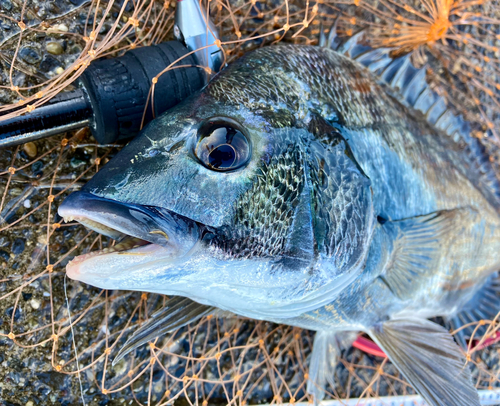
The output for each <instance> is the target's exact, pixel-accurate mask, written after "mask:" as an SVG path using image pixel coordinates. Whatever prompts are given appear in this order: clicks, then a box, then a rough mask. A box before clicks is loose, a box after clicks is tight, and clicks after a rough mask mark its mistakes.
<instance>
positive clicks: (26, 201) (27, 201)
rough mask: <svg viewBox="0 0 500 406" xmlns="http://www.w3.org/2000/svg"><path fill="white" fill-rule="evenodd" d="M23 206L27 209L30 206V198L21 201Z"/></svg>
mask: <svg viewBox="0 0 500 406" xmlns="http://www.w3.org/2000/svg"><path fill="white" fill-rule="evenodd" d="M23 205H24V207H26V208H27V209H29V208H30V207H31V200H30V199H26V200H25V201H24V203H23Z"/></svg>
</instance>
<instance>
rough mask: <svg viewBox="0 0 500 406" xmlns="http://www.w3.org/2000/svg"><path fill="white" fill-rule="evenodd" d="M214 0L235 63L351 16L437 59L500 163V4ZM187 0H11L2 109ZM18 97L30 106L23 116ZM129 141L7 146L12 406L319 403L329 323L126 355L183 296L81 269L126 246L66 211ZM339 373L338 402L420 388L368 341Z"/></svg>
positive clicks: (0, 238)
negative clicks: (87, 278) (317, 371)
mask: <svg viewBox="0 0 500 406" xmlns="http://www.w3.org/2000/svg"><path fill="white" fill-rule="evenodd" d="M203 4H204V6H205V7H206V8H207V9H208V10H209V14H210V18H212V20H213V21H214V22H215V24H216V26H217V27H218V28H219V30H220V32H221V46H222V49H223V50H224V55H225V58H226V60H227V62H228V63H230V62H231V61H234V60H235V59H237V58H238V57H240V56H241V55H243V54H244V53H245V52H248V51H249V50H251V49H254V48H256V47H261V46H264V45H269V44H272V43H276V42H279V41H283V42H288V43H300V44H316V43H317V42H318V36H319V29H320V22H322V23H323V26H325V27H328V26H330V25H331V24H333V22H334V21H335V20H336V19H337V17H340V19H339V22H338V32H339V35H340V36H342V37H349V36H351V35H353V34H354V33H356V32H357V31H358V30H360V29H365V32H366V35H365V40H366V41H368V42H369V45H371V46H373V47H392V48H394V51H393V53H394V54H395V55H397V54H405V53H411V57H412V61H413V63H414V64H415V65H416V66H423V65H424V64H425V65H426V67H427V72H426V73H427V81H428V82H429V83H430V84H431V86H432V88H433V89H434V90H435V91H436V92H437V93H439V94H441V95H443V96H444V97H445V99H446V101H447V103H448V104H449V105H450V106H452V107H453V108H454V109H456V110H457V111H458V112H460V113H461V114H463V115H464V116H465V118H466V119H467V120H468V121H469V122H470V123H471V124H472V128H473V134H474V136H475V137H478V138H480V139H481V140H482V142H483V144H484V145H485V147H486V148H487V149H488V150H489V152H490V155H491V156H492V157H494V159H497V158H498V154H497V151H498V146H499V145H500V134H498V133H497V129H498V128H500V127H499V110H500V104H499V97H498V96H499V94H500V93H499V90H500V84H499V83H500V81H499V80H498V78H499V75H500V70H499V67H500V63H499V61H500V29H499V25H500V7H499V6H498V5H497V3H496V2H495V1H475V0H470V1H468V0H463V1H462V0H457V1H447V0H423V1H401V0H394V1H390V0H380V1H377V0H374V1H363V0H354V1H350V0H346V1H336V0H330V1H318V2H316V1H292V0H290V1H287V0H285V1H283V0H268V1H256V0H251V1H223V0H211V1H210V2H203ZM175 6H176V2H175V1H165V2H161V1H151V0H137V1H135V2H132V1H127V0H124V1H114V2H113V1H108V2H102V1H85V0H83V1H78V0H70V1H65V0H60V1H50V2H49V1H37V0H33V1H27V0H24V1H22V0H0V84H1V86H0V103H2V104H3V105H2V106H0V113H6V112H7V113H8V114H7V116H5V117H9V116H10V115H14V114H22V113H23V112H29V111H32V110H33V109H36V108H37V107H38V106H40V105H42V104H43V103H44V102H46V101H47V100H48V99H49V98H51V97H52V96H54V95H55V94H57V93H58V92H60V91H61V90H63V89H65V88H68V87H69V88H71V86H72V83H73V82H74V81H75V79H76V78H77V77H78V76H79V75H80V74H81V73H82V72H83V71H84V70H85V68H86V67H87V66H88V64H89V63H90V62H91V61H92V60H93V59H95V58H98V57H101V56H106V55H119V54H122V53H123V52H125V51H126V50H128V49H132V48H134V47H139V46H144V45H149V44H152V43H158V42H161V41H164V40H168V39H171V38H172V28H173V20H174V12H175ZM166 68H168V67H166ZM13 106H16V107H18V109H17V110H16V112H14V113H9V111H11V110H12V107H13ZM121 146H122V145H104V146H99V145H97V144H96V143H95V141H94V140H93V138H91V137H90V135H89V132H88V130H87V129H83V130H79V131H76V132H71V133H67V134H62V135H60V136H56V137H53V138H50V139H47V140H42V141H36V142H30V143H28V144H25V145H23V146H19V147H15V148H10V149H4V150H2V151H0V182H1V183H0V364H1V366H2V368H1V369H0V404H2V402H5V404H15V405H17V404H22V405H27V404H42V405H49V404H76V403H77V402H80V401H81V397H82V396H83V398H84V400H85V402H86V404H89V405H105V404H110V405H114V404H134V402H135V403H136V404H142V405H145V404H147V405H153V404H154V405H157V404H174V402H175V404H181V405H188V404H191V405H193V404H198V405H215V404H221V405H222V404H234V405H236V404H256V403H263V402H274V403H275V404H276V403H281V402H285V403H287V402H288V403H290V404H294V403H296V402H299V401H305V402H308V401H312V399H311V398H310V397H308V395H307V394H306V391H305V388H306V383H307V378H308V369H307V365H308V357H309V356H310V353H311V348H312V340H313V337H314V334H313V333H312V332H309V331H306V330H301V329H297V328H292V327H289V326H280V325H275V324H272V323H268V322H258V321H252V320H248V319H243V318H227V319H217V318H214V317H205V318H203V319H201V320H200V321H199V322H197V323H195V324H193V325H189V326H187V327H184V328H182V329H179V330H178V331H175V332H173V333H172V334H168V335H166V336H164V337H160V338H159V339H156V340H155V341H153V342H151V343H149V345H144V346H142V347H140V348H139V349H138V350H136V351H135V352H133V353H132V354H130V355H128V356H127V357H125V358H124V359H123V360H121V361H120V362H118V363H117V364H116V365H114V366H112V360H113V359H114V357H115V355H116V354H117V352H118V350H119V349H120V347H121V346H122V345H123V344H124V343H125V341H126V339H127V337H128V335H129V334H131V332H133V331H134V329H135V328H136V327H137V326H138V325H140V324H141V323H142V322H143V321H144V320H147V319H148V318H149V317H150V315H151V314H152V313H153V312H154V311H155V309H158V308H159V307H161V306H162V304H163V303H164V302H165V301H166V300H168V298H166V297H164V296H161V295H154V294H141V293H137V292H124V291H103V290H100V289H96V288H93V287H90V286H88V285H85V284H81V283H77V282H74V281H72V280H69V279H66V280H65V278H64V275H65V265H66V264H67V263H68V262H69V260H71V259H72V258H73V257H74V256H75V255H78V254H82V253H85V252H89V251H92V250H96V249H101V248H105V247H107V246H109V245H110V244H112V243H113V242H112V241H111V240H109V239H107V238H105V237H103V236H101V235H97V234H96V233H95V232H92V231H88V230H87V229H85V228H84V227H83V226H81V225H79V224H77V223H73V222H71V223H67V224H65V223H63V222H62V219H61V218H60V217H59V216H58V215H57V207H58V206H59V204H60V203H61V202H62V200H63V199H64V198H65V197H66V196H67V195H68V194H69V193H70V192H71V191H74V190H77V189H78V188H80V187H81V186H82V185H83V184H84V183H85V182H86V181H88V180H89V179H90V178H91V177H92V175H93V174H95V173H96V171H98V170H99V168H101V167H102V165H104V164H105V163H106V162H107V161H108V160H109V159H110V158H111V157H113V156H114V155H115V154H116V152H117V151H118V150H119V149H120V148H121ZM65 290H66V295H65ZM66 296H67V299H66ZM478 324H484V325H486V326H488V329H487V330H486V333H484V334H477V336H476V337H474V338H475V340H471V342H470V345H469V348H468V351H467V361H468V363H469V364H471V365H472V366H473V379H474V384H475V385H476V387H478V388H480V389H481V388H485V389H487V388H493V387H497V386H499V379H498V375H499V373H500V369H499V356H498V349H500V346H498V345H497V344H492V345H490V346H488V347H486V348H483V347H484V345H483V344H484V343H485V342H487V341H488V340H490V342H491V339H492V338H494V337H495V334H496V331H497V329H498V323H497V320H496V318H495V319H493V320H484V321H482V322H480V323H478ZM479 327H481V326H479V325H478V329H479ZM493 341H494V340H493ZM335 378H336V379H335V387H331V386H330V387H329V388H328V396H329V397H331V398H334V399H347V398H351V397H366V398H368V397H377V396H382V395H402V394H406V393H414V392H413V389H412V388H411V387H410V386H409V385H408V384H407V383H406V382H405V380H404V378H403V377H402V376H401V375H400V373H399V372H398V371H397V370H396V369H395V368H394V367H393V366H392V365H391V363H390V362H389V361H388V360H387V359H386V358H382V357H378V356H375V355H367V354H366V353H364V352H361V351H359V350H357V349H355V348H352V347H350V348H346V349H344V350H343V351H342V355H341V359H340V362H339V364H338V366H337V367H336V376H335ZM80 380H81V386H80ZM30 402H31V403H30Z"/></svg>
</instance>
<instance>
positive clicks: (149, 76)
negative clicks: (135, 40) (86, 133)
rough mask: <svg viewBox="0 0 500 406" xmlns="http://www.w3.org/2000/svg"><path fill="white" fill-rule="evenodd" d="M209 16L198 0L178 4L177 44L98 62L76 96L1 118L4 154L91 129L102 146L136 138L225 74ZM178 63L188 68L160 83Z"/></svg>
mask: <svg viewBox="0 0 500 406" xmlns="http://www.w3.org/2000/svg"><path fill="white" fill-rule="evenodd" d="M206 15H207V14H206V13H204V11H203V9H202V8H201V6H200V4H199V3H198V1H197V0H178V1H177V7H176V11H175V25H174V36H175V38H176V40H174V41H168V42H163V43H161V44H158V45H153V46H147V47H141V48H135V49H132V50H130V51H128V52H126V53H125V54H124V55H123V56H120V57H117V58H102V59H97V60H95V61H94V62H92V63H91V64H90V65H89V66H88V68H87V69H85V71H84V72H83V73H82V75H81V76H80V78H79V80H78V87H77V88H76V89H75V90H73V91H69V92H62V93H60V94H58V95H57V96H55V97H53V98H52V99H51V100H50V101H49V102H48V103H46V104H44V105H43V106H40V107H37V108H36V109H35V110H33V111H32V112H30V113H27V114H23V115H20V116H17V117H13V118H9V119H5V120H2V117H1V116H0V148H1V147H8V146H14V145H18V144H22V143H25V142H28V141H34V140H38V139H41V138H45V137H49V136H51V135H55V134H60V133H64V132H66V131H70V130H75V129H78V128H82V127H87V126H88V127H90V130H91V132H92V135H93V136H94V138H95V139H96V140H97V142H98V143H99V144H111V143H114V142H116V141H118V140H124V139H128V138H131V137H133V136H135V135H136V134H137V133H138V132H139V131H140V130H141V128H142V126H143V125H145V124H147V123H148V122H150V121H151V120H152V119H153V118H154V117H157V116H158V115H160V114H161V113H163V112H165V111H167V110H168V109H170V108H172V107H173V106H175V105H176V104H178V103H179V102H180V101H182V100H183V99H185V98H186V97H188V96H189V95H190V94H192V93H194V92H195V91H197V90H199V89H201V88H202V87H203V86H204V85H205V84H206V83H207V81H208V79H209V76H210V75H209V73H208V72H218V71H219V69H220V68H221V66H222V62H223V55H222V50H221V49H220V48H218V47H217V46H216V45H215V43H216V40H217V39H219V38H218V33H217V30H216V28H215V26H214V25H213V23H212V22H211V21H210V20H208V21H206ZM210 44H212V45H211V46H210ZM200 48H203V49H200ZM177 60H180V61H179V62H178V65H182V67H179V68H175V65H174V68H175V69H171V70H168V71H167V72H165V73H164V74H162V75H161V76H160V77H157V75H158V74H159V73H160V72H162V71H163V70H164V69H165V68H166V67H167V66H170V65H172V64H173V63H174V62H175V61H177ZM200 66H201V67H200ZM203 68H205V69H203ZM153 83H155V95H156V97H155V98H154V103H152V106H153V108H148V109H146V106H147V103H148V95H149V92H150V88H151V86H152V84H153Z"/></svg>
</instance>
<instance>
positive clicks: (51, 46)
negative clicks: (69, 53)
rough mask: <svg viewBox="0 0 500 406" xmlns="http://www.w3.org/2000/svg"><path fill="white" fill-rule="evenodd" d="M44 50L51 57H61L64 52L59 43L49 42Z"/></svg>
mask: <svg viewBox="0 0 500 406" xmlns="http://www.w3.org/2000/svg"><path fill="white" fill-rule="evenodd" d="M45 48H46V49H47V52H48V53H49V54H52V55H61V54H62V53H63V52H64V48H63V47H62V45H61V44H60V43H59V42H49V43H47V45H45Z"/></svg>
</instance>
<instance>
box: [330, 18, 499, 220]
mask: <svg viewBox="0 0 500 406" xmlns="http://www.w3.org/2000/svg"><path fill="white" fill-rule="evenodd" d="M332 29H335V25H334V26H332ZM364 35H365V30H361V31H359V32H357V33H355V34H354V35H353V36H351V37H349V38H348V39H347V40H346V41H344V42H343V43H341V44H339V41H338V38H336V37H335V36H334V35H331V34H330V35H329V38H330V37H331V38H336V40H335V41H332V44H331V45H330V48H332V49H334V50H336V51H337V52H339V53H342V54H344V55H346V56H348V57H349V58H351V59H353V60H355V61H357V62H358V63H360V64H362V65H363V66H365V67H366V68H367V69H369V70H370V71H372V72H373V73H374V74H375V75H376V76H378V77H379V79H380V83H381V84H382V85H385V86H387V85H388V86H389V87H390V88H391V89H394V90H395V91H396V92H398V95H397V96H398V97H397V98H398V100H400V101H402V102H403V104H405V105H406V106H408V107H410V108H413V109H415V110H418V111H420V112H421V113H422V114H424V116H425V117H426V119H427V121H428V122H429V123H430V124H432V125H433V126H434V127H435V128H437V129H439V130H441V131H443V132H444V133H445V134H447V135H448V136H449V137H451V138H452V139H453V140H454V141H455V143H457V144H458V145H460V146H461V147H462V148H463V152H464V156H465V157H466V158H467V162H464V168H466V170H468V171H469V172H470V171H474V172H473V173H475V174H476V176H477V181H478V184H480V185H483V186H484V187H482V188H481V190H482V191H483V192H485V193H487V194H489V195H492V199H490V201H493V202H495V204H496V207H497V209H498V210H499V211H500V180H499V179H498V177H497V174H496V172H495V169H494V167H493V165H492V163H491V162H490V160H489V156H488V154H487V153H486V148H485V147H484V145H483V144H481V142H480V141H479V140H478V139H477V138H475V137H472V136H471V126H470V124H469V123H468V122H467V121H465V120H464V119H463V117H462V115H460V114H458V113H457V112H455V111H453V109H451V108H450V107H449V106H448V105H447V103H446V99H445V98H444V97H443V96H441V95H439V94H438V93H437V92H436V91H434V90H433V89H432V88H431V86H430V85H429V84H428V83H427V81H426V69H427V67H426V66H423V67H422V68H416V67H415V66H413V64H412V63H411V60H410V54H406V55H403V56H397V57H392V56H391V52H392V51H394V50H393V49H391V48H377V49H374V48H372V47H370V46H368V45H366V43H365V42H364V41H363V37H364ZM323 37H324V34H323ZM326 45H327V46H328V44H326ZM400 96H403V97H402V98H401V97H400Z"/></svg>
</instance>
